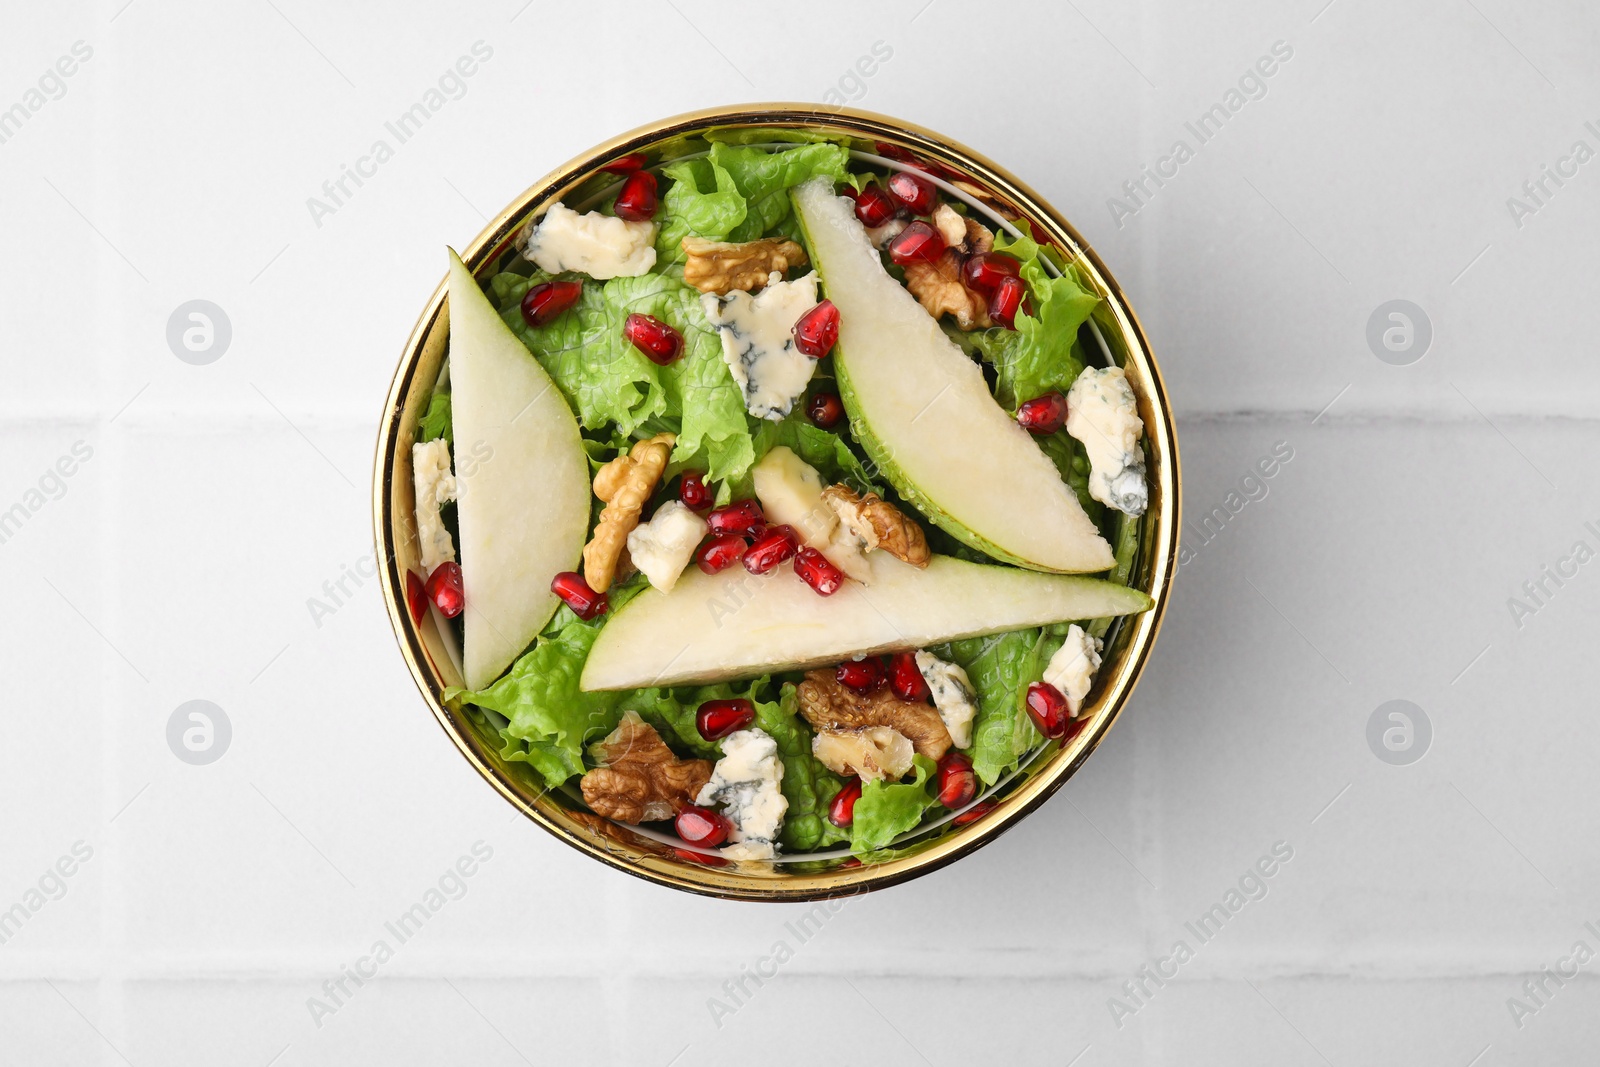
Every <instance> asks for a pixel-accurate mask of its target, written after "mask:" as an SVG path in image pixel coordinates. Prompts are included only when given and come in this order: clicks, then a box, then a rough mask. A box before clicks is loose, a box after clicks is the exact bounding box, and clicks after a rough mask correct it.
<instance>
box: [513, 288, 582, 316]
mask: <svg viewBox="0 0 1600 1067" xmlns="http://www.w3.org/2000/svg"><path fill="white" fill-rule="evenodd" d="M582 295H583V283H582V282H541V283H540V284H538V285H535V286H532V287H531V288H529V290H528V291H527V292H526V293H523V294H522V321H523V322H525V323H527V324H528V325H529V326H543V325H544V324H545V323H547V322H549V321H550V320H551V319H553V318H555V317H556V316H557V315H559V314H561V313H562V312H563V311H565V310H567V309H568V308H569V307H571V306H572V305H573V304H576V303H577V302H578V298H579V297H580V296H582Z"/></svg>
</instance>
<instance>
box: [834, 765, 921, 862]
mask: <svg viewBox="0 0 1600 1067" xmlns="http://www.w3.org/2000/svg"><path fill="white" fill-rule="evenodd" d="M912 764H913V766H914V767H915V769H916V776H915V777H914V778H913V779H912V780H911V781H909V782H888V781H876V782H868V783H867V784H866V785H864V786H862V788H861V796H860V797H859V798H858V799H857V800H856V808H855V819H854V821H853V822H852V823H851V824H850V849H851V851H852V852H873V851H875V850H877V849H880V848H882V847H883V846H885V845H887V844H888V843H889V842H891V841H893V840H894V839H895V838H896V837H898V836H899V835H901V834H903V833H905V832H906V831H907V830H910V829H912V828H913V827H915V826H916V825H917V824H918V823H919V822H921V821H922V816H923V813H924V812H926V811H927V810H928V809H929V808H931V807H933V806H934V805H935V804H937V803H938V802H939V800H938V798H937V797H935V796H934V795H933V794H932V793H930V792H929V791H928V779H930V778H931V777H933V772H934V767H935V764H934V762H933V760H931V759H929V758H928V757H927V756H914V757H912Z"/></svg>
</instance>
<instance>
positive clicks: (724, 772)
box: [695, 728, 789, 859]
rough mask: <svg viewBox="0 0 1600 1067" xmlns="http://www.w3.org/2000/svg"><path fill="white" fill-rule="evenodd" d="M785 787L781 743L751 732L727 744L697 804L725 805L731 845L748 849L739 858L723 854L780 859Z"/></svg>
mask: <svg viewBox="0 0 1600 1067" xmlns="http://www.w3.org/2000/svg"><path fill="white" fill-rule="evenodd" d="M782 782H783V761H782V760H780V759H779V758H778V743H777V742H776V741H774V740H773V739H772V738H771V737H770V736H769V735H768V734H767V733H766V731H764V730H760V729H755V728H751V729H749V730H740V731H738V732H736V733H731V734H729V735H728V736H727V737H725V738H723V739H722V758H721V759H719V760H718V761H717V765H716V767H715V768H713V769H712V772H711V780H710V781H708V782H707V783H706V784H705V787H704V788H703V789H701V790H700V795H699V796H698V797H696V798H695V803H696V804H701V805H707V804H720V805H722V813H723V814H724V815H726V816H727V817H728V821H729V822H731V823H733V831H732V833H730V834H729V840H731V841H732V842H733V844H734V846H742V847H740V848H739V851H738V854H737V855H736V856H735V854H734V852H733V851H731V849H723V855H725V856H731V857H733V858H736V859H771V858H772V857H773V856H774V855H776V854H777V842H778V828H779V827H780V826H782V825H783V814H784V812H786V811H788V810H789V801H788V799H787V798H785V797H784V795H783V791H782V790H781V789H780V788H779V786H780V784H781V783H782Z"/></svg>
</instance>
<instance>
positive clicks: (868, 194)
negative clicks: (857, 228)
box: [856, 184, 899, 226]
mask: <svg viewBox="0 0 1600 1067" xmlns="http://www.w3.org/2000/svg"><path fill="white" fill-rule="evenodd" d="M898 211H899V208H898V207H897V206H896V205H895V202H894V198H893V197H891V196H890V195H889V194H888V193H886V192H884V190H883V186H881V185H876V184H874V185H869V186H867V187H866V188H865V189H863V190H861V191H860V192H859V193H857V194H856V218H858V219H860V220H861V225H863V226H882V225H883V224H884V223H886V222H888V221H889V220H890V219H892V218H894V216H895V213H896V212H898Z"/></svg>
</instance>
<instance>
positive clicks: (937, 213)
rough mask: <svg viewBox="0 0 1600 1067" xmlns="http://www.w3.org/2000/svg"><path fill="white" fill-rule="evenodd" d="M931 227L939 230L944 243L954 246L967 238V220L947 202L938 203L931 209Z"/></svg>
mask: <svg viewBox="0 0 1600 1067" xmlns="http://www.w3.org/2000/svg"><path fill="white" fill-rule="evenodd" d="M933 228H934V229H936V230H938V231H939V236H940V237H942V238H944V243H945V244H947V245H949V246H950V247H952V248H954V247H955V246H957V245H960V244H963V243H965V242H966V239H967V220H966V219H964V218H962V217H961V212H959V211H957V210H956V209H955V208H953V207H951V206H950V205H949V204H940V205H939V206H938V207H937V208H935V209H934V211H933Z"/></svg>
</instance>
